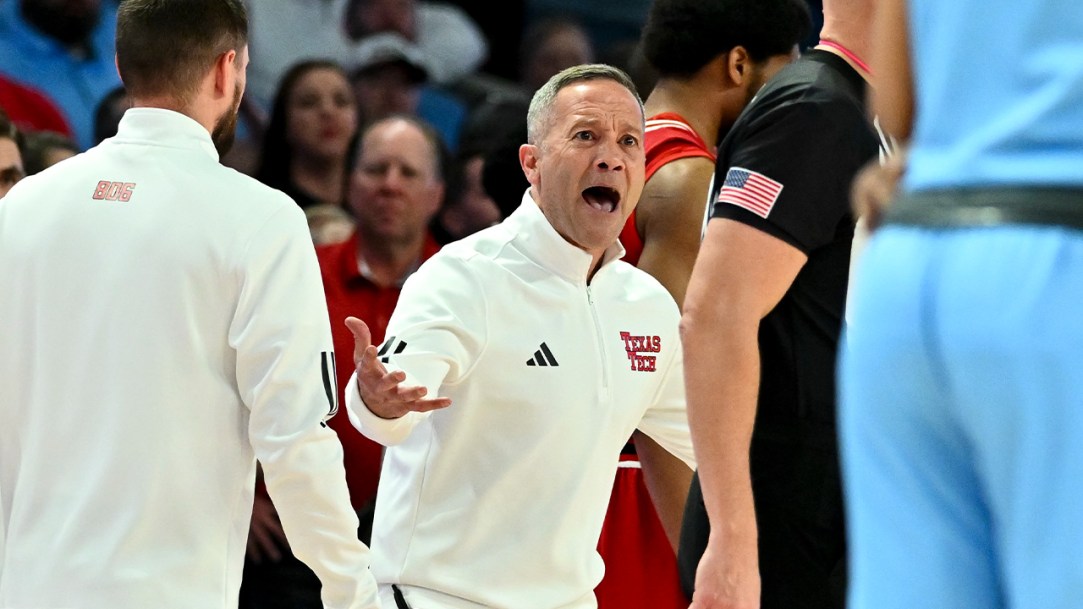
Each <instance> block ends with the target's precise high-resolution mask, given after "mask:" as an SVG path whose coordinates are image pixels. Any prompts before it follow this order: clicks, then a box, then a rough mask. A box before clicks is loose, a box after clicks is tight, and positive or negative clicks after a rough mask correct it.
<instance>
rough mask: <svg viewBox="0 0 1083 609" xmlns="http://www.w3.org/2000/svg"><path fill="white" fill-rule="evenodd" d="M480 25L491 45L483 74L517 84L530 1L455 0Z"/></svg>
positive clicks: (482, 69) (482, 68)
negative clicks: (520, 50) (527, 4)
mask: <svg viewBox="0 0 1083 609" xmlns="http://www.w3.org/2000/svg"><path fill="white" fill-rule="evenodd" d="M453 2H454V4H455V6H458V7H460V8H462V9H463V10H464V11H466V14H467V15H469V16H470V18H471V19H472V20H473V21H474V23H476V24H478V27H479V28H480V29H481V32H482V35H484V36H485V40H486V41H488V43H489V58H488V59H487V60H486V61H485V63H484V64H483V65H482V66H481V68H479V70H480V71H479V72H478V73H479V74H481V73H484V74H485V75H488V76H492V77H495V78H499V79H501V80H505V81H509V82H514V81H515V80H517V79H518V78H519V43H520V41H521V40H522V37H523V28H524V27H525V26H526V0H501V1H500V2H493V1H492V0H453Z"/></svg>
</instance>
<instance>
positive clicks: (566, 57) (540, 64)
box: [519, 18, 595, 93]
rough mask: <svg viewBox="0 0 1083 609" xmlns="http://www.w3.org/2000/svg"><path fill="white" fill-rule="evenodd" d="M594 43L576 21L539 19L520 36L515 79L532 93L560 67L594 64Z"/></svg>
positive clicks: (559, 69)
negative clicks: (520, 42) (517, 72)
mask: <svg viewBox="0 0 1083 609" xmlns="http://www.w3.org/2000/svg"><path fill="white" fill-rule="evenodd" d="M594 56H595V53H594V44H593V43H592V42H591V40H590V35H589V34H588V33H587V31H586V30H585V29H584V28H583V26H582V25H580V24H579V22H577V21H573V20H571V19H565V18H552V19H543V20H541V21H537V22H535V23H534V24H532V25H531V26H530V27H528V28H527V30H526V31H525V32H524V33H523V43H522V46H521V47H520V50H519V58H520V67H519V80H520V82H522V84H523V86H524V87H526V89H527V91H529V92H530V93H533V92H534V91H537V90H538V88H539V87H541V86H542V85H544V84H545V83H546V81H548V80H549V78H550V77H551V76H553V75H554V74H556V73H557V72H560V71H561V70H563V69H564V68H570V67H572V66H576V65H579V64H584V63H593V62H594Z"/></svg>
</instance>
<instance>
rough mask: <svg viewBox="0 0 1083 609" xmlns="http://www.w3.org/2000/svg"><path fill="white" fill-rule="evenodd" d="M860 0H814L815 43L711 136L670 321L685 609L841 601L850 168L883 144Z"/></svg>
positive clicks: (777, 607)
mask: <svg viewBox="0 0 1083 609" xmlns="http://www.w3.org/2000/svg"><path fill="white" fill-rule="evenodd" d="M871 9H872V2H871V0H826V1H825V2H824V27H823V30H822V39H821V41H820V43H819V45H817V46H816V48H815V49H813V50H811V51H810V52H809V53H807V54H806V55H805V56H804V57H803V58H802V59H800V60H799V61H797V62H796V63H794V64H792V65H790V66H788V67H786V68H783V70H782V71H781V72H779V73H778V74H777V75H776V76H775V77H774V78H773V79H772V80H771V81H770V82H768V83H767V85H766V86H765V87H764V88H763V89H762V90H761V91H760V92H759V94H758V95H757V97H756V99H754V100H753V101H752V103H751V104H750V105H749V106H748V107H747V108H746V109H745V111H744V112H743V113H742V114H741V116H740V117H739V118H738V120H737V122H736V124H735V125H734V126H733V128H732V130H731V131H730V133H729V134H728V135H727V136H726V138H725V140H724V141H723V142H722V145H721V147H720V149H719V155H718V162H717V165H716V172H715V178H714V188H713V191H712V193H711V198H710V201H711V202H712V203H713V208H712V210H711V219H710V221H709V223H708V225H707V231H706V236H705V239H704V242H703V245H702V247H701V249H700V252H699V256H698V258H697V260H696V264H695V268H694V270H693V272H692V277H691V280H690V283H689V286H688V293H687V296H686V298H685V308H684V318H683V319H682V340H683V343H684V351H685V361H686V367H685V379H686V384H687V392H688V411H689V420H690V424H691V428H692V434H693V443H694V447H695V451H696V457H697V462H698V463H699V471H698V478H697V481H694V482H693V488H692V493H691V495H690V498H689V502H688V506H687V512H686V517H685V525H684V531H682V548H681V563H682V566H683V568H684V569H685V573H684V574H683V576H684V577H686V578H692V577H693V576H694V579H695V591H694V595H693V602H692V606H693V607H694V608H695V609H706V608H708V607H710V608H726V609H730V608H745V607H757V606H760V607H763V609H806V608H807V609H829V608H835V607H841V606H842V605H843V596H844V587H845V560H844V559H845V555H846V547H845V534H844V523H843V510H842V496H841V489H840V483H839V478H840V475H839V471H838V469H839V465H838V457H837V449H836V442H835V384H834V370H835V354H836V351H837V348H838V342H839V333H840V331H841V328H842V323H843V309H844V303H845V301H846V287H847V276H848V271H849V263H850V250H851V244H852V240H853V235H854V218H853V216H852V214H851V213H850V206H849V189H850V182H851V180H852V179H853V176H854V174H855V173H856V172H857V171H858V169H859V168H860V167H861V166H862V165H864V164H865V163H866V162H867V161H869V160H870V159H872V158H874V157H875V156H876V154H877V149H878V138H877V136H876V134H875V130H874V128H873V127H872V125H871V124H870V123H869V121H868V119H867V118H866V114H865V109H864V103H865V102H864V100H865V90H866V81H867V79H868V77H869V71H868V68H867V66H866V64H865V62H864V59H863V58H864V56H865V55H866V49H865V48H864V41H865V40H866V36H865V33H866V32H865V28H866V25H867V23H868V22H869V21H870V17H871V12H872V10H871ZM708 523H709V524H708ZM701 556H702V557H701ZM697 563H698V566H697ZM693 572H694V573H693ZM761 588H762V595H761Z"/></svg>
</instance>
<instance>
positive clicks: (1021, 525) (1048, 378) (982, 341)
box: [839, 226, 1083, 609]
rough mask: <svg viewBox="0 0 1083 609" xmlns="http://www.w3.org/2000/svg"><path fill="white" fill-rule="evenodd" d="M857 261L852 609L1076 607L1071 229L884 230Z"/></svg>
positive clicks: (849, 435) (1077, 255) (1082, 266)
mask: <svg viewBox="0 0 1083 609" xmlns="http://www.w3.org/2000/svg"><path fill="white" fill-rule="evenodd" d="M859 264H860V268H859V269H858V274H857V278H856V280H855V282H854V286H853V290H854V293H853V295H852V299H851V306H852V310H851V311H850V313H851V314H850V316H849V318H850V325H849V327H848V328H847V330H846V333H845V337H844V341H843V342H844V344H843V348H842V356H841V359H840V384H839V387H840V389H839V390H840V394H841V395H840V406H839V408H840V413H839V417H840V421H839V425H840V428H839V429H840V435H841V450H842V465H843V474H844V490H845V494H846V501H847V516H848V532H849V539H850V543H851V546H850V567H851V584H850V593H849V597H850V609H896V608H897V609H926V608H928V609H939V608H943V609H949V608H950V609H986V608H990V609H991V608H999V607H1010V608H1013V609H1021V608H1026V609H1069V608H1072V609H1078V608H1080V607H1083V231H1076V230H1071V229H1061V228H1055V227H1041V226H1002V227H995V228H969V229H950V230H944V229H928V228H918V227H909V226H888V227H885V228H884V229H881V230H880V231H879V232H878V233H877V234H876V235H875V236H874V237H873V238H872V240H871V241H870V243H869V246H868V248H867V249H866V251H865V255H864V257H863V258H862V260H860V261H859Z"/></svg>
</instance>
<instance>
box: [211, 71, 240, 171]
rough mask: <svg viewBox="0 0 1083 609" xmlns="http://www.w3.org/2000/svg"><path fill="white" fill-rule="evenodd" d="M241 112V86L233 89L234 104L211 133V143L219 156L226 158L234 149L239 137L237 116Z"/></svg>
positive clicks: (216, 123) (238, 85) (220, 118)
mask: <svg viewBox="0 0 1083 609" xmlns="http://www.w3.org/2000/svg"><path fill="white" fill-rule="evenodd" d="M240 110H241V85H240V84H237V86H236V87H235V88H234V89H233V103H232V104H231V105H230V108H229V109H228V110H226V112H225V114H223V115H222V116H221V117H219V119H218V120H217V121H216V122H215V123H214V130H213V131H211V141H212V142H214V148H215V150H217V151H218V156H219V157H222V156H225V155H226V153H227V152H229V151H230V149H231V148H233V140H234V139H235V138H236V137H237V115H238V114H239V113H240Z"/></svg>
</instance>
